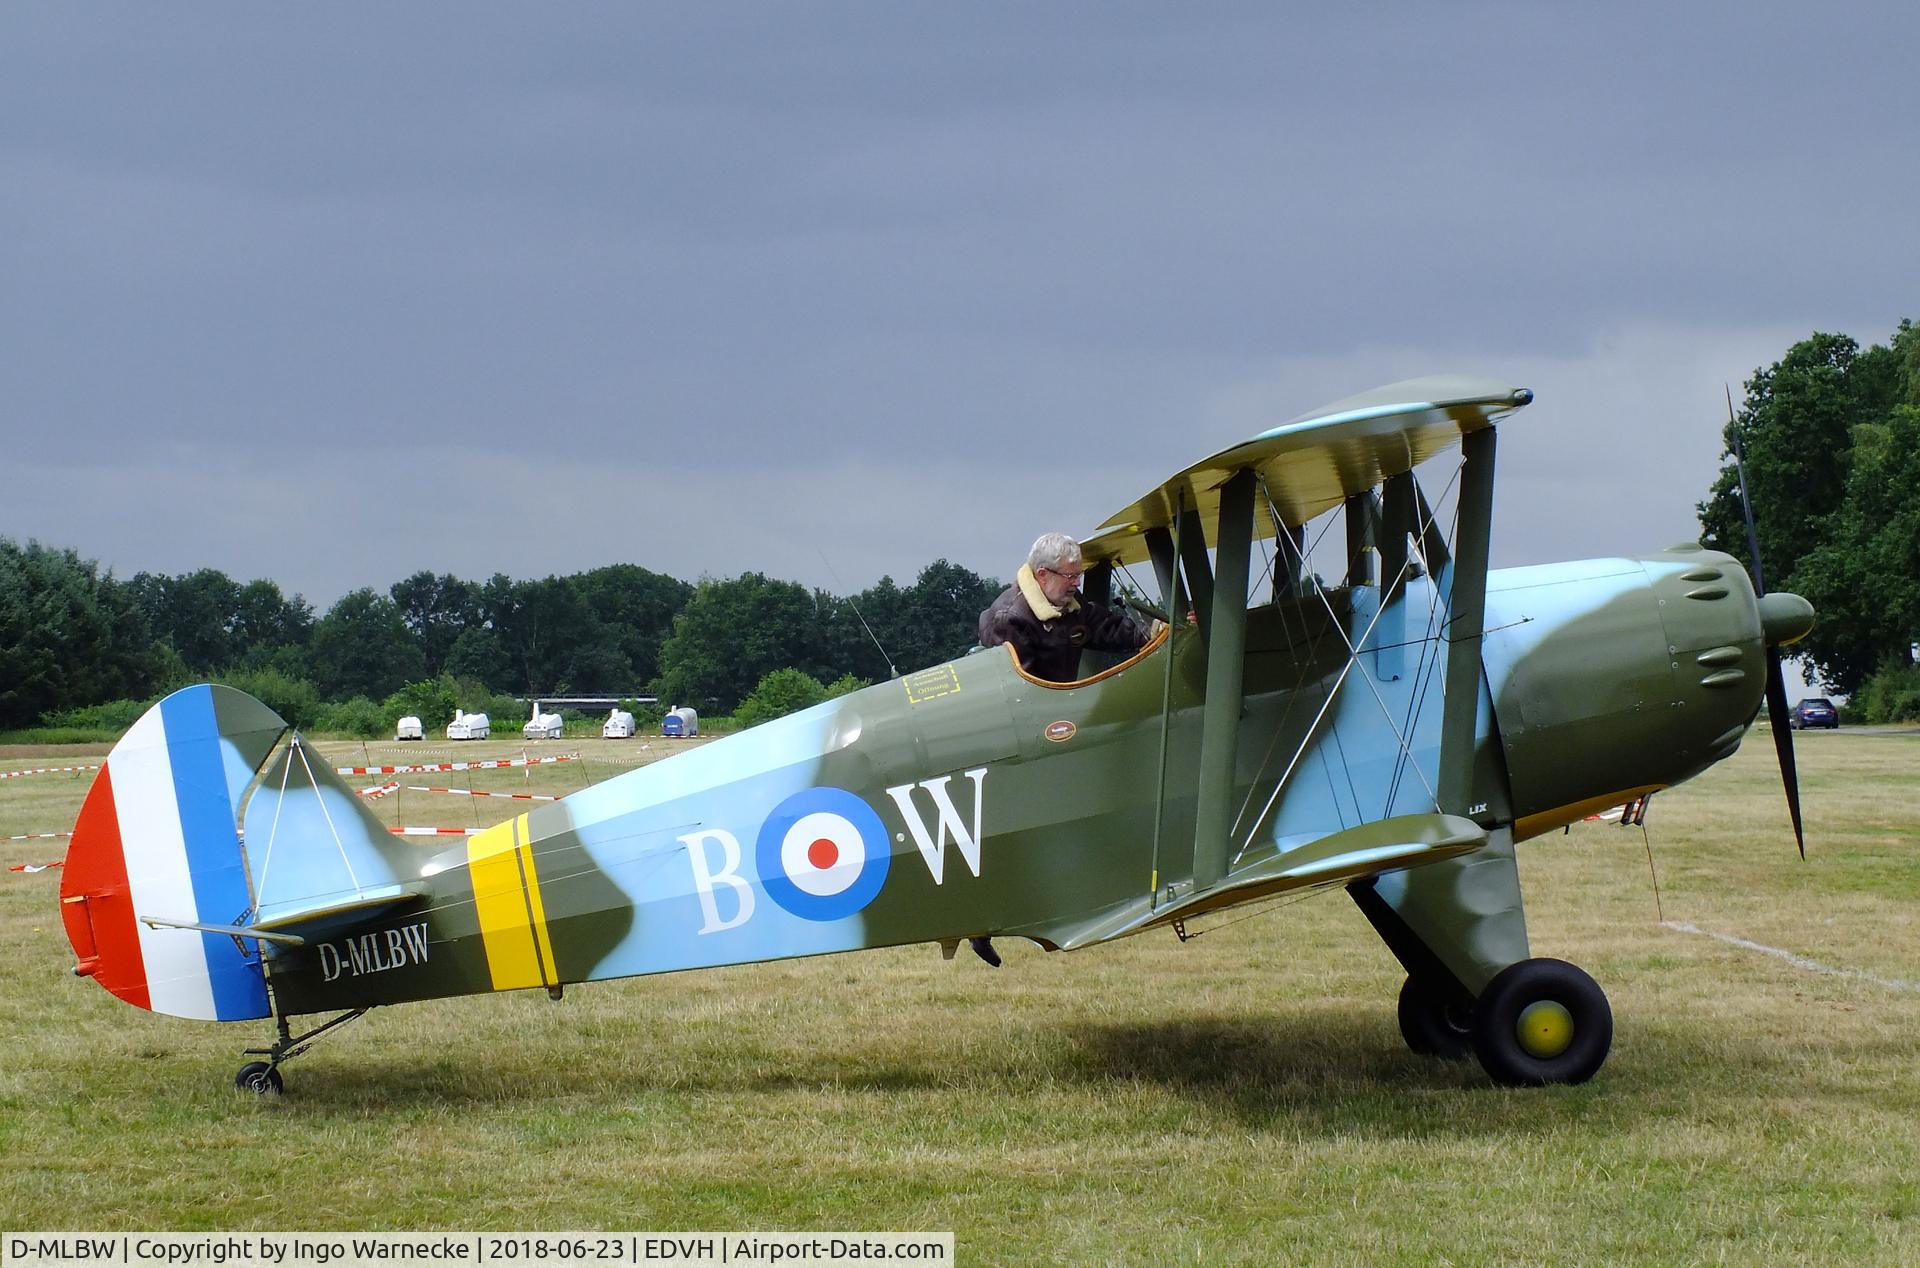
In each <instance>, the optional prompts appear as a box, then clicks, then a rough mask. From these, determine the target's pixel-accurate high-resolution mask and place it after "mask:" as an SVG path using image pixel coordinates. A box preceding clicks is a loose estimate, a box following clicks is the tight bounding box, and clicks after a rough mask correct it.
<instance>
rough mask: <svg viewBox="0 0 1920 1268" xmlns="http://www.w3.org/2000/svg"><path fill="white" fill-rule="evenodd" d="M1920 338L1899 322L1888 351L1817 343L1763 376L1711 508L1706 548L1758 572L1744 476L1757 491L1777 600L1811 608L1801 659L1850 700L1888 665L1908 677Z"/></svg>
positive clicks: (1757, 520)
mask: <svg viewBox="0 0 1920 1268" xmlns="http://www.w3.org/2000/svg"><path fill="white" fill-rule="evenodd" d="M1917 391H1920V330H1916V328H1915V327H1914V326H1913V324H1912V323H1911V322H1902V323H1901V325H1900V328H1899V330H1898V331H1897V332H1896V333H1895V334H1894V337H1893V339H1892V340H1891V341H1890V343H1889V344H1888V345H1887V346H1884V347H1882V346H1878V345H1876V346H1874V347H1872V348H1869V349H1867V350H1866V351H1864V352H1863V351H1861V350H1860V348H1859V345H1858V344H1856V343H1855V342H1854V341H1853V340H1852V339H1850V338H1848V337H1847V336H1845V335H1833V334H1819V333H1816V334H1814V335H1813V336H1812V337H1810V338H1808V339H1804V340H1802V341H1800V342H1799V343H1796V344H1794V345H1793V347H1792V348H1790V349H1788V351H1787V354H1786V356H1784V357H1782V358H1781V359H1780V360H1779V361H1778V362H1776V363H1774V364H1773V365H1772V366H1770V367H1767V368H1765V369H1761V370H1757V371H1755V373H1754V376H1753V378H1752V379H1751V380H1750V381H1749V382H1748V384H1747V396H1746V400H1745V403H1744V405H1743V407H1742V408H1741V410H1740V411H1739V413H1738V415H1737V416H1736V418H1735V420H1734V421H1733V422H1732V423H1731V424H1729V426H1728V428H1727V430H1726V440H1727V448H1726V451H1725V454H1724V456H1725V457H1726V458H1727V461H1726V463H1725V465H1723V467H1722V469H1721V471H1720V474H1719V476H1718V478H1717V479H1716V480H1715V482H1714V485H1713V488H1712V490H1711V491H1710V493H1709V495H1708V498H1707V500H1706V501H1705V502H1703V503H1701V504H1700V508H1699V509H1700V524H1701V528H1702V541H1704V542H1705V543H1706V544H1708V545H1710V546H1713V547H1715V548H1717V549H1720V550H1725V551H1727V552H1728V553H1730V554H1732V555H1734V556H1736V557H1737V558H1739V559H1740V560H1741V561H1743V562H1747V563H1749V564H1750V560H1749V558H1748V556H1749V551H1748V548H1747V538H1746V527H1745V522H1744V519H1743V517H1742V512H1741V506H1740V495H1739V486H1738V483H1737V476H1736V474H1735V470H1734V466H1733V463H1732V461H1731V458H1732V453H1733V444H1732V441H1733V436H1734V434H1735V433H1736V432H1737V433H1738V434H1739V436H1740V438H1741V441H1742V443H1743V445H1744V448H1745V452H1746V471H1747V488H1748V492H1749V495H1750V496H1751V499H1752V504H1753V517H1754V525H1755V536H1756V537H1757V538H1758V539H1759V543H1760V553H1761V557H1762V561H1763V563H1764V564H1765V570H1766V571H1765V577H1766V582H1767V587H1768V589H1771V590H1792V591H1794V592H1796V593H1799V594H1801V595H1803V596H1804V597H1805V598H1807V599H1808V600H1809V601H1810V602H1812V603H1813V605H1814V607H1815V609H1816V610H1817V611H1818V612H1819V614H1820V619H1819V622H1818V624H1816V625H1815V627H1814V631H1813V633H1812V634H1811V635H1809V636H1808V638H1807V639H1806V640H1805V642H1803V643H1802V644H1800V645H1799V648H1798V650H1799V651H1801V652H1802V653H1803V654H1804V655H1805V656H1806V657H1807V659H1808V661H1809V663H1810V664H1811V665H1812V666H1813V669H1814V672H1815V673H1816V674H1817V676H1818V677H1819V678H1820V679H1821V681H1823V682H1825V683H1826V684H1827V686H1829V687H1830V688H1832V689H1833V690H1835V691H1837V692H1842V693H1846V692H1851V691H1853V690H1854V689H1855V687H1857V686H1858V685H1859V683H1860V682H1861V681H1862V679H1863V678H1864V677H1865V676H1866V675H1867V674H1868V673H1870V672H1872V671H1873V670H1874V668H1875V667H1876V666H1877V665H1880V664H1882V663H1886V662H1888V661H1890V660H1891V661H1895V662H1898V663H1905V661H1906V659H1907V648H1908V645H1909V644H1910V642H1911V641H1912V639H1913V638H1914V637H1915V636H1916V634H1920V629H1916V626H1915V625H1914V621H1913V617H1912V615H1911V614H1912V613H1913V612H1914V609H1915V601H1916V596H1915V593H1914V592H1915V589H1916V587H1920V570H1916V568H1915V567H1914V566H1913V563H1912V560H1913V556H1914V550H1915V547H1916V543H1920V525H1916V523H1915V520H1914V516H1913V515H1912V514H1911V513H1909V512H1908V511H1907V508H1906V505H1905V504H1906V502H1907V501H1908V500H1909V491H1910V490H1911V489H1912V488H1913V487H1914V485H1913V483H1912V481H1913V479H1914V478H1915V475H1916V473H1915V472H1914V471H1913V470H1912V469H1911V468H1912V463H1913V455H1914V453H1915V443H1914V438H1913V435H1912V423H1911V419H1910V416H1909V415H1908V413H1906V412H1905V411H1907V410H1908V409H1910V408H1912V407H1916V406H1920V396H1916V392H1917Z"/></svg>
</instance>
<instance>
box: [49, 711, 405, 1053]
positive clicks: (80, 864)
mask: <svg viewBox="0 0 1920 1268" xmlns="http://www.w3.org/2000/svg"><path fill="white" fill-rule="evenodd" d="M283 736H284V737H286V742H285V743H282V742H281V741H282V737H283ZM256 778H257V779H258V786H257V787H255V781H256ZM249 789H252V792H251V793H249ZM243 813H244V820H245V832H244V834H243V832H242V830H241V827H240V824H241V821H242V816H243ZM410 850H411V847H408V846H407V845H406V844H405V843H403V842H400V841H397V840H395V839H394V837H393V836H392V835H391V834H390V833H388V832H387V831H386V829H385V828H384V827H382V826H381V824H380V822H379V820H377V819H376V818H375V817H374V816H373V813H372V812H371V811H370V810H368V809H367V808H366V806H365V805H364V804H363V803H362V802H361V801H360V799H359V798H357V797H355V796H354V795H353V791H352V789H350V788H348V787H347V785H346V784H345V783H344V782H343V781H342V780H341V779H340V777H339V776H338V775H336V774H335V773H334V771H333V769H332V768H331V767H330V766H328V765H326V764H325V763H324V761H319V760H316V759H315V758H314V757H312V756H311V755H310V754H309V750H308V748H307V746H306V745H305V744H304V743H303V741H302V740H301V738H300V737H299V736H298V735H297V734H289V729H288V727H287V724H286V722H284V721H283V720H282V719H281V718H280V717H279V715H277V714H276V713H274V712H273V710H271V709H269V708H267V706H265V705H263V704H261V703H260V702H259V701H258V700H255V699H254V698H253V697H251V696H249V695H247V694H245V693H244V692H240V691H235V690H234V689H232V688H231V687H219V686H211V685H201V686H195V687H187V688H184V689H183V690H180V691H176V692H174V693H173V694H172V695H170V696H168V697H167V698H166V699H164V700H162V701H161V702H160V703H159V704H157V705H155V706H154V707H153V708H151V709H149V710H148V711H147V712H146V713H145V714H144V715H142V717H141V718H140V720H139V721H138V722H136V723H134V724H133V726H132V727H131V728H130V729H129V730H128V731H127V733H126V735H125V736H123V737H122V738H121V740H120V742H119V743H118V744H117V745H115V746H114V748H113V751H112V752H111V753H109V754H108V755H107V760H106V763H105V764H104V765H103V767H102V768H101V771H100V774H99V776H98V777H97V778H96V779H95V780H94V783H93V788H92V789H91V790H90V791H89V792H88V794H87V800H86V803H85V804H84V805H83V806H82V807H81V810H80V820H79V822H78V823H77V824H75V825H74V833H73V842H72V844H71V845H70V846H69V847H68V851H67V866H66V871H65V874H64V877H63V879H62V882H61V887H60V902H61V908H60V910H61V916H62V919H63V922H64V923H65V925H66V930H67V940H68V941H69V942H71V943H72V944H73V949H74V953H75V954H76V955H77V956H78V957H79V963H78V964H77V965H76V966H75V969H74V971H75V972H76V973H79V974H81V975H82V976H86V977H91V978H93V979H94V980H95V981H97V982H99V983H100V984H101V985H102V986H104V987H106V988H107V990H109V991H111V992H112V993H113V994H115V995H117V996H119V997H120V998H121V999H123V1000H126V1001H127V1002H128V1003H130V1004H137V1005H139V1006H140V1007H142V1008H148V1009H152V1010H153V1011H154V1012H157V1013H170V1014H172V1015H173V1016H176V1017H193V1018H200V1019H203V1020H208V1021H242V1020H246V1019H249V1018H257V1017H267V1016H270V1015H271V1013H272V1008H271V1006H270V1003H269V1001H268V998H267V987H266V971H265V968H264V966H263V965H262V963H261V956H262V946H261V942H260V938H261V937H262V936H263V934H264V933H265V931H267V930H282V931H284V930H286V929H288V928H290V927H293V928H299V927H310V926H312V925H315V924H319V923H324V922H329V921H337V920H340V919H343V918H351V917H352V916H354V915H356V914H363V913H364V912H365V910H366V909H367V908H369V907H376V906H385V905H387V904H390V903H394V902H400V901H405V900H407V899H410V898H413V897H414V896H415V895H416V894H418V893H419V892H420V890H421V888H422V886H421V884H420V882H419V879H418V876H419V871H418V864H417V862H416V861H415V860H414V856H413V855H412V853H411V852H410ZM255 931H259V932H255ZM248 934H252V935H253V936H251V937H248V936H246V935H248ZM279 940H280V941H283V942H284V941H294V940H296V939H289V938H286V937H284V936H283V937H282V938H280V939H279ZM269 954H270V952H269Z"/></svg>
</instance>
